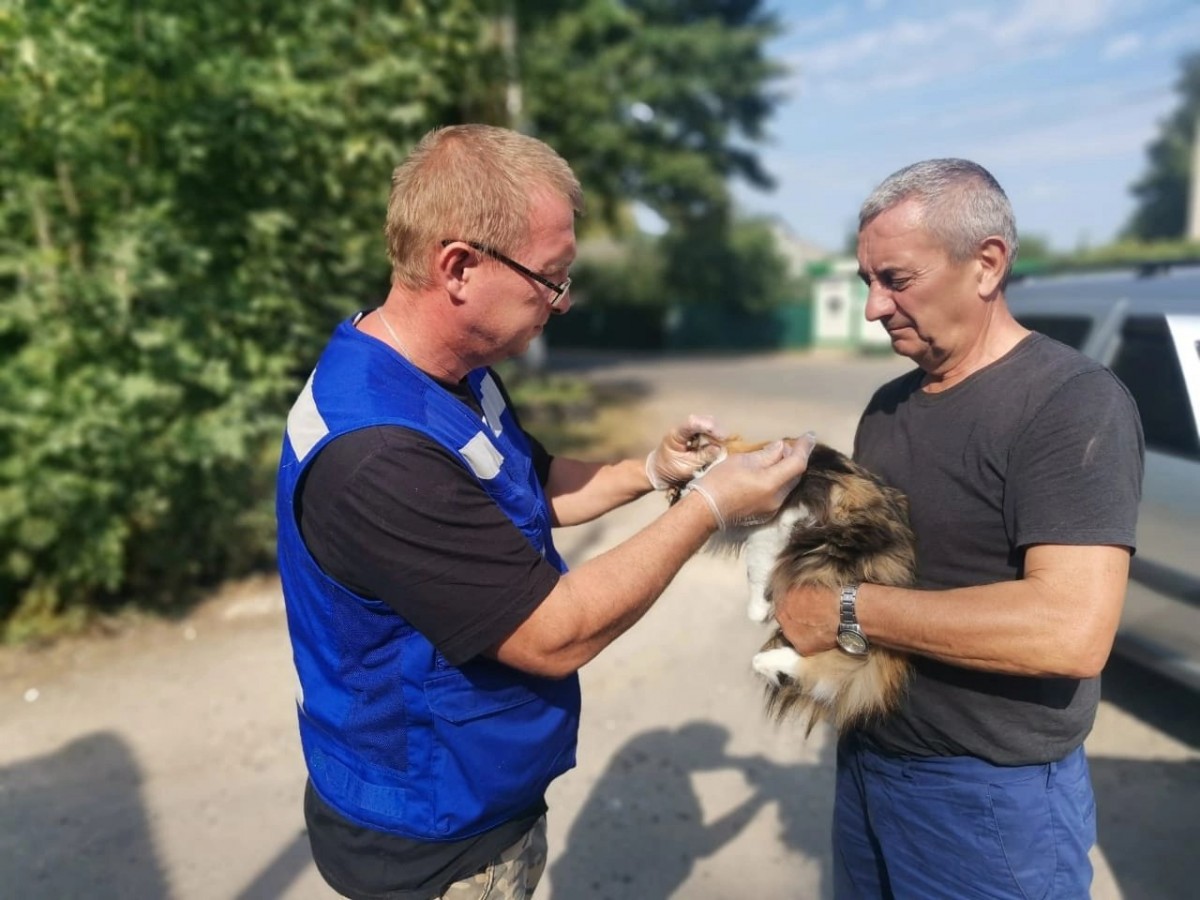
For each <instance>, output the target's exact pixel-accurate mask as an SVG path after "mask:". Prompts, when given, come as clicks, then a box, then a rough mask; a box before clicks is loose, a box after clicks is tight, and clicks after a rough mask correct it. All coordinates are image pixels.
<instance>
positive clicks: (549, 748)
mask: <svg viewBox="0 0 1200 900" xmlns="http://www.w3.org/2000/svg"><path fill="white" fill-rule="evenodd" d="M425 697H426V702H427V703H428V704H429V710H430V712H431V713H433V716H432V718H433V732H434V743H433V748H432V758H431V764H432V774H433V779H432V783H433V785H434V788H433V791H434V794H435V796H434V798H433V799H434V809H435V811H436V813H435V814H436V830H437V832H438V833H439V834H443V835H452V834H453V835H459V834H461V835H466V834H472V833H477V832H479V831H483V830H484V829H486V828H490V827H492V826H493V825H496V824H498V823H500V822H502V821H505V820H506V819H508V818H510V817H512V816H514V815H516V814H518V813H520V812H523V811H524V810H526V809H527V808H528V807H529V806H531V805H532V804H534V803H536V802H537V801H538V799H539V798H540V797H541V796H542V794H543V792H544V791H545V789H546V786H547V785H548V784H549V783H550V780H551V779H552V778H554V777H555V776H556V775H558V774H560V773H561V772H562V771H565V770H566V769H567V768H569V767H570V765H571V763H572V762H573V759H574V752H573V750H574V746H575V734H576V729H577V726H578V685H577V683H576V682H575V681H574V679H566V680H564V681H561V682H556V681H543V680H541V679H529V678H528V676H522V675H521V674H520V673H517V672H514V671H513V670H506V669H503V668H501V667H492V666H488V667H486V668H483V667H481V669H480V670H472V671H470V672H464V671H462V670H459V671H455V672H452V673H449V674H446V675H439V676H438V677H436V678H431V679H429V680H427V681H426V682H425Z"/></svg>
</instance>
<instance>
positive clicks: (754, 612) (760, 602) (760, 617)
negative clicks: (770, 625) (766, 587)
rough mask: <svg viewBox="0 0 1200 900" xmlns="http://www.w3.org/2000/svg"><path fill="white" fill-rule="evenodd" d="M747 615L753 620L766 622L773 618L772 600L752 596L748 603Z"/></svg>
mask: <svg viewBox="0 0 1200 900" xmlns="http://www.w3.org/2000/svg"><path fill="white" fill-rule="evenodd" d="M746 615H747V616H748V617H749V619H750V621H751V622H765V621H767V620H768V619H769V618H771V601H770V600H768V599H767V598H766V597H762V596H758V597H751V598H750V602H749V603H747V604H746Z"/></svg>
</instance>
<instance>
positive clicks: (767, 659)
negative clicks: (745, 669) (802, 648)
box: [751, 647, 804, 687]
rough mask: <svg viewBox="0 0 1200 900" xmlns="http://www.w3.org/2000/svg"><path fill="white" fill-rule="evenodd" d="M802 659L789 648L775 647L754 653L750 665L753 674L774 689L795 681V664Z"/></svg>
mask: <svg viewBox="0 0 1200 900" xmlns="http://www.w3.org/2000/svg"><path fill="white" fill-rule="evenodd" d="M802 659H804V657H803V656H801V655H800V654H799V653H797V652H796V651H795V650H793V649H792V648H791V647H776V648H775V649H774V650H763V651H762V652H761V653H755V654H754V659H753V660H752V661H751V665H752V666H753V667H754V671H755V672H757V673H758V674H759V675H761V676H762V677H763V678H765V679H767V681H769V682H771V684H773V685H775V687H781V686H782V685H783V684H784V683H785V682H787V681H792V680H794V679H795V674H794V672H795V670H796V664H797V663H799V662H800V661H801V660H802Z"/></svg>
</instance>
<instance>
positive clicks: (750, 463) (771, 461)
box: [684, 431, 817, 530]
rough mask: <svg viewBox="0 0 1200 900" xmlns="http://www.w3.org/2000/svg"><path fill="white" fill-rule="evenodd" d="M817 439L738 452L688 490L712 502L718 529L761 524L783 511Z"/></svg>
mask: <svg viewBox="0 0 1200 900" xmlns="http://www.w3.org/2000/svg"><path fill="white" fill-rule="evenodd" d="M816 443H817V436H816V434H815V433H814V432H811V431H810V432H808V433H807V434H804V435H802V436H801V437H798V438H796V439H795V440H793V441H775V442H774V443H773V444H768V445H767V446H765V447H763V448H762V449H761V450H756V451H755V452H754V453H734V454H733V455H731V456H727V457H725V459H722V460H719V461H717V462H715V463H713V464H712V465H711V466H709V467H708V469H707V470H706V471H704V472H702V473H701V474H700V475H698V476H696V478H695V479H693V481H692V482H691V484H689V485H688V486H687V487H686V488H685V489H684V491H685V493H690V492H693V491H694V492H695V493H697V494H699V495H700V496H701V497H703V498H704V500H705V501H706V502H707V503H708V506H709V509H711V510H712V513H713V517H714V518H715V519H716V520H717V527H718V528H720V529H722V530H724V529H726V528H732V527H734V526H738V525H759V524H762V523H763V522H767V521H770V519H771V518H772V517H773V516H774V515H775V513H777V512H778V511H779V507H780V506H782V505H783V501H784V500H786V499H787V496H788V494H790V493H791V492H792V488H794V487H795V486H796V483H797V482H798V481H799V480H800V476H802V475H803V474H804V470H805V468H807V466H808V457H809V454H810V453H812V449H813V447H814V446H816Z"/></svg>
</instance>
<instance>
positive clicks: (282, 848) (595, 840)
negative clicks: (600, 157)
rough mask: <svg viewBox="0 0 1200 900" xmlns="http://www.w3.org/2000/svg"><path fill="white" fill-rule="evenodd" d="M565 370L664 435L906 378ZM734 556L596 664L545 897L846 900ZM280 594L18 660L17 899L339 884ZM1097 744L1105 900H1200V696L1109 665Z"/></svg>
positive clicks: (612, 537)
mask: <svg viewBox="0 0 1200 900" xmlns="http://www.w3.org/2000/svg"><path fill="white" fill-rule="evenodd" d="M563 363H564V364H569V366H570V367H571V368H572V369H574V370H575V371H578V372H584V373H586V374H587V375H588V377H591V378H595V379H597V380H598V381H601V382H604V383H607V384H609V385H610V386H611V385H619V386H624V387H627V388H630V389H636V390H637V392H639V393H640V395H641V402H640V404H639V405H638V407H637V408H636V410H634V411H631V412H629V413H627V414H625V415H624V416H622V417H619V418H618V419H616V420H615V421H614V427H615V428H618V429H621V430H622V431H623V432H627V433H628V434H629V436H630V437H631V439H632V438H634V437H639V436H640V437H641V440H640V441H634V443H642V444H645V443H647V442H648V440H649V436H650V435H651V434H657V433H658V432H659V431H661V429H662V428H663V427H665V426H666V425H667V424H669V423H671V422H672V421H674V420H675V419H676V418H677V417H678V416H679V415H680V414H682V413H684V412H686V411H688V410H696V411H710V412H713V413H716V414H718V415H719V416H720V417H721V418H722V419H723V420H724V421H725V422H726V423H727V424H728V425H729V426H730V427H731V428H736V429H738V430H740V431H741V432H742V433H744V434H745V435H746V436H747V437H771V436H774V435H777V434H779V433H796V432H798V431H802V430H804V429H807V428H809V427H813V428H816V429H817V430H818V431H819V432H820V433H821V436H822V438H823V439H824V440H826V441H827V442H829V443H832V444H834V445H835V446H841V447H848V446H849V441H850V438H851V436H852V434H853V428H854V423H855V421H856V419H857V414H858V410H859V408H860V407H861V405H862V402H863V401H864V400H865V398H866V396H868V395H869V393H870V390H871V388H872V387H873V386H874V385H876V384H877V383H879V382H881V381H883V380H884V379H885V378H887V377H890V376H891V375H892V374H895V373H896V372H897V371H900V370H901V368H902V366H901V364H898V363H897V362H896V361H895V360H892V359H890V358H881V359H880V358H877V359H868V360H858V359H847V358H843V357H838V356H822V355H806V356H795V355H779V356H769V357H763V358H755V359H745V358H736V357H723V358H704V359H700V358H697V359H690V360H687V359H685V360H676V361H672V362H663V361H660V360H650V359H646V360H641V361H634V362H621V361H618V360H613V359H603V358H598V357H588V358H572V359H570V360H564V361H563ZM659 503H660V501H659V500H658V498H654V497H651V498H646V499H645V500H642V501H639V502H638V503H636V504H633V505H631V506H630V507H628V508H627V509H625V510H621V511H619V512H618V513H616V514H614V515H612V516H610V517H608V518H607V519H606V520H605V521H603V522H601V523H593V524H591V525H588V526H582V527H581V528H578V529H572V530H569V531H566V532H564V533H562V534H561V535H560V537H559V544H560V546H561V548H562V549H563V551H564V553H565V555H566V556H567V557H568V559H569V560H570V561H572V562H573V563H578V562H580V561H582V560H584V559H587V558H588V557H590V556H592V555H594V554H595V553H598V552H601V551H603V550H604V549H605V548H606V547H609V546H612V545H613V544H615V543H616V542H619V541H620V540H622V539H624V538H625V537H627V536H628V535H630V534H632V533H634V532H635V531H636V530H637V529H638V528H640V527H642V526H643V525H644V524H645V523H646V522H647V521H649V520H650V518H651V517H653V516H654V515H655V514H656V513H657V512H658V511H659V509H660V506H659V505H658V504H659ZM743 596H744V590H743V583H742V576H741V573H740V571H739V570H738V567H737V565H736V563H734V562H733V561H731V560H728V559H720V558H714V557H708V556H701V557H698V558H697V559H695V560H693V561H692V562H691V563H689V564H688V566H687V567H686V568H685V569H684V571H683V572H682V573H681V575H680V576H679V577H678V578H677V579H676V581H675V582H674V584H673V585H672V586H671V588H670V589H669V590H668V592H667V593H666V595H664V597H663V599H662V600H661V601H660V602H659V604H658V605H657V606H656V607H655V608H654V609H653V610H652V611H651V612H650V613H649V614H648V616H647V617H646V619H645V620H644V621H643V622H642V623H640V624H639V625H638V626H637V627H636V628H635V629H634V630H633V631H632V632H630V633H629V634H627V635H626V636H624V637H623V638H622V639H621V640H620V641H618V642H617V643H616V644H615V645H614V646H613V647H611V648H610V649H609V650H608V651H607V652H606V653H605V654H604V655H603V656H602V657H601V658H600V659H598V660H596V661H595V662H594V663H593V664H591V665H590V666H588V667H587V668H586V669H585V670H584V673H583V682H584V692H585V697H586V700H585V714H584V723H583V729H582V735H581V750H580V754H579V766H578V768H577V769H576V770H575V771H573V772H571V773H569V774H568V775H566V776H564V777H563V778H562V779H560V780H559V781H558V782H556V784H555V785H554V786H553V787H552V788H551V792H550V797H549V800H550V804H551V810H552V812H551V819H550V831H551V835H550V837H551V842H552V853H551V859H550V868H549V873H548V876H547V880H546V883H545V886H544V887H543V888H542V889H540V890H539V892H538V896H539V897H540V898H542V900H591V898H595V900H603V898H613V900H617V898H620V900H666V898H687V900H733V898H743V897H754V898H805V900H807V898H826V897H828V896H829V885H828V880H827V877H826V873H827V868H828V848H827V842H828V838H827V833H828V820H829V814H830V792H831V784H832V760H831V752H832V745H831V742H830V740H829V735H828V733H827V732H824V731H820V730H818V731H817V732H815V733H814V734H813V735H812V737H811V738H810V739H809V740H807V741H805V740H804V739H803V738H802V736H801V734H800V733H799V731H798V729H797V728H795V727H791V726H782V727H777V726H774V725H772V724H769V723H767V722H766V721H764V719H763V717H762V715H761V714H760V694H759V689H758V686H757V684H756V683H755V681H754V679H753V677H752V676H751V674H750V672H749V669H748V661H749V658H750V656H751V655H752V653H753V652H754V650H755V649H756V647H757V645H758V644H759V642H760V641H761V639H762V636H763V626H758V625H754V624H751V623H750V622H748V621H747V620H746V618H745V616H744V612H743ZM283 628H284V625H283V618H282V613H281V608H280V598H279V593H278V585H277V582H276V581H275V580H274V579H270V578H267V579H263V580H262V581H259V582H255V583H249V584H246V585H242V586H240V587H239V588H237V589H235V590H231V591H229V592H227V593H225V594H223V595H221V596H218V597H216V598H214V600H213V601H212V602H211V603H209V604H206V605H205V606H204V607H203V608H201V609H199V610H197V612H196V613H195V614H194V615H193V616H191V617H189V618H188V619H187V620H186V621H182V622H178V623H161V624H157V625H152V624H145V625H142V626H139V627H137V628H132V629H128V630H124V631H121V632H119V633H118V634H116V635H115V636H113V637H111V638H109V639H106V640H99V641H97V640H92V641H84V642H78V643H73V644H69V645H65V646H62V647H59V648H56V649H55V650H53V651H51V652H42V653H27V652H13V651H6V652H3V653H0V896H2V897H9V896H11V897H14V898H27V897H32V898H42V897H49V898H71V897H87V898H122V900H124V898H160V897H161V898H175V900H210V898H239V900H266V898H288V900H303V898H325V897H329V896H332V895H331V894H330V892H329V891H328V890H327V889H326V888H325V887H324V886H323V883H322V882H321V880H320V878H319V876H317V874H316V873H315V871H314V870H313V868H312V864H311V860H310V859H309V857H308V852H307V845H306V842H305V838H304V835H303V831H302V828H303V823H302V819H301V816H300V813H299V792H300V788H301V785H302V784H303V772H302V765H301V761H300V759H299V754H298V751H297V746H296V737H295V724H294V721H293V717H294V713H293V709H292V683H293V675H292V673H291V666H290V661H289V654H288V648H287V642H286V637H285V634H284V630H283ZM1105 697H1106V699H1105V701H1104V703H1103V704H1102V706H1101V710H1100V715H1099V718H1098V721H1097V725H1096V729H1095V732H1094V733H1093V735H1092V737H1091V739H1090V740H1089V742H1088V746H1089V751H1090V753H1091V755H1092V766H1093V773H1094V776H1095V780H1096V783H1097V794H1098V801H1099V818H1100V834H1101V837H1100V851H1099V852H1098V853H1097V864H1098V876H1097V881H1096V890H1095V896H1096V897H1097V898H1115V897H1125V898H1129V900H1141V898H1145V900H1173V898H1179V900H1183V898H1191V897H1194V896H1196V895H1197V889H1196V885H1197V884H1200V854H1197V853H1196V852H1195V851H1194V849H1193V845H1194V843H1195V830H1196V822H1197V817H1196V812H1195V810H1196V807H1197V804H1198V802H1200V704H1197V702H1196V697H1195V695H1191V694H1187V693H1185V692H1183V691H1181V690H1179V689H1176V688H1174V687H1173V686H1171V685H1169V684H1166V683H1163V682H1161V681H1159V680H1157V679H1155V678H1153V677H1152V676H1150V675H1148V674H1146V673H1144V672H1142V671H1140V670H1138V669H1136V668H1133V667H1131V666H1129V665H1125V664H1122V663H1120V662H1119V661H1118V662H1115V663H1114V664H1112V665H1111V666H1110V669H1109V671H1108V672H1107V673H1106V678H1105Z"/></svg>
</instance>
